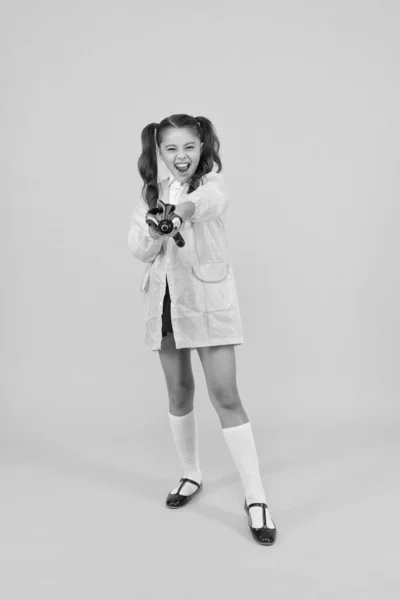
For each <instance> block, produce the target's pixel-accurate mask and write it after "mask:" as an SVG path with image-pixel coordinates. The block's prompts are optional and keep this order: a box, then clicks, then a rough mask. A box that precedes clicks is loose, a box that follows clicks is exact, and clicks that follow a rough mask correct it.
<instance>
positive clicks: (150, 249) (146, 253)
mask: <svg viewBox="0 0 400 600" xmlns="http://www.w3.org/2000/svg"><path fill="white" fill-rule="evenodd" d="M147 211H148V208H147V204H145V203H144V202H142V201H141V202H139V204H137V206H136V207H135V209H134V211H133V214H132V216H131V220H130V224H129V234H128V248H129V249H130V250H131V252H132V254H133V256H134V257H135V258H137V259H138V260H141V261H142V262H146V263H151V262H153V261H154V259H155V258H156V256H157V254H158V253H159V252H160V250H161V248H162V238H160V239H158V240H155V239H154V238H152V237H151V235H150V233H149V226H148V225H147V223H146V222H145V217H146V213H147Z"/></svg>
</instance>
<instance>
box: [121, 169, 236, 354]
mask: <svg viewBox="0 0 400 600" xmlns="http://www.w3.org/2000/svg"><path fill="white" fill-rule="evenodd" d="M217 168H218V167H217V165H216V164H215V163H214V168H213V170H212V171H211V172H210V173H208V174H207V175H206V176H205V177H204V179H203V181H204V183H203V185H200V186H199V187H198V188H197V190H195V191H194V192H192V193H191V194H187V189H188V187H189V185H188V184H187V183H185V184H183V185H181V186H180V187H179V190H178V193H177V194H176V196H175V197H174V198H173V200H171V201H170V186H171V182H172V181H174V185H176V183H177V181H176V180H174V179H173V177H172V175H171V176H170V177H169V178H168V177H167V178H165V179H163V180H162V181H161V182H160V183H161V200H162V201H163V202H166V203H170V204H175V206H178V205H179V204H181V203H183V202H187V201H191V202H193V203H194V204H195V211H194V213H193V215H192V216H191V217H190V219H189V220H188V221H183V224H182V226H181V228H180V230H179V233H180V234H181V235H182V237H183V238H184V240H185V246H183V247H182V248H179V247H178V246H177V245H176V243H175V240H174V239H173V238H172V237H169V238H164V239H163V238H162V237H161V239H160V240H154V239H153V238H152V237H151V235H150V233H149V226H148V225H147V224H146V223H145V216H146V213H147V211H148V210H149V208H148V205H147V204H146V202H145V201H144V200H143V199H142V198H141V199H140V202H139V204H138V205H137V206H136V207H135V209H134V211H133V214H132V217H131V221H130V226H129V235H128V247H129V249H130V250H131V251H132V253H133V255H134V257H135V258H137V259H138V260H140V261H142V262H144V263H146V268H145V271H144V274H143V279H142V283H141V286H140V290H141V292H142V294H143V305H144V322H145V328H146V329H145V345H146V349H147V350H161V340H162V332H161V329H162V311H163V303H164V295H165V291H166V278H168V287H169V293H170V297H171V322H172V328H173V330H174V338H175V344H176V348H177V349H180V348H191V349H192V350H193V349H195V348H199V347H204V346H219V345H226V344H233V345H238V344H242V343H243V342H244V339H243V328H242V321H241V316H240V309H239V302H238V297H237V291H236V285H235V278H234V272H233V268H232V265H231V261H230V258H229V251H228V248H227V244H226V240H225V226H224V220H225V213H226V211H227V208H228V205H229V199H228V194H227V186H226V182H225V178H224V176H223V175H222V172H221V173H217V172H216V171H217Z"/></svg>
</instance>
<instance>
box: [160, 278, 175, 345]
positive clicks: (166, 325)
mask: <svg viewBox="0 0 400 600" xmlns="http://www.w3.org/2000/svg"><path fill="white" fill-rule="evenodd" d="M166 284H167V287H166V290H165V296H164V305H163V314H162V336H163V337H165V336H166V335H167V332H169V333H174V330H173V329H172V321H171V298H170V295H169V288H168V280H166Z"/></svg>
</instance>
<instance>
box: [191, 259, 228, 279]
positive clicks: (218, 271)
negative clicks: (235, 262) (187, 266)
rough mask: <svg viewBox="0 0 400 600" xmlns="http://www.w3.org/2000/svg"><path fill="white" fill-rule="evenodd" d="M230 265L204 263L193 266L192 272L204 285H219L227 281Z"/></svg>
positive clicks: (224, 263) (225, 263)
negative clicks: (220, 282) (218, 283)
mask: <svg viewBox="0 0 400 600" xmlns="http://www.w3.org/2000/svg"><path fill="white" fill-rule="evenodd" d="M228 269H229V264H228V263H227V262H225V261H224V262H217V263H204V264H197V265H192V270H193V273H194V274H195V276H196V277H197V279H200V281H203V282H204V283H217V282H219V281H223V280H224V279H226V276H227V275H228Z"/></svg>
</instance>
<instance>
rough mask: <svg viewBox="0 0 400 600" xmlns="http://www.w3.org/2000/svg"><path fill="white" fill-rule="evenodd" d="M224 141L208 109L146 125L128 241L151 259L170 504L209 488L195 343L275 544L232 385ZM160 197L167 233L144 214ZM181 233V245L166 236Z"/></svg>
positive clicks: (253, 516)
mask: <svg viewBox="0 0 400 600" xmlns="http://www.w3.org/2000/svg"><path fill="white" fill-rule="evenodd" d="M219 147H220V144H219V140H218V137H217V134H216V132H215V129H214V127H213V125H212V123H211V122H210V121H209V120H208V119H206V118H205V117H191V116H189V115H184V114H179V115H172V116H170V117H167V118H165V119H163V120H162V121H161V123H159V124H157V123H151V124H149V125H147V126H146V127H145V128H144V129H143V131H142V154H141V155H140V158H139V161H138V169H139V173H140V175H141V177H142V179H143V181H144V185H143V189H142V198H141V200H140V203H139V204H138V205H137V206H136V208H135V210H134V212H133V215H132V219H131V223H130V228H129V237H128V246H129V248H130V250H131V251H132V253H133V255H134V256H135V257H136V258H137V259H139V260H140V261H142V262H144V263H147V266H146V269H145V272H144V276H143V280H142V284H141V288H140V289H141V291H142V293H143V300H144V317H145V323H146V335H145V341H146V348H147V349H148V350H157V351H158V353H159V357H160V361H161V366H162V369H163V372H164V376H165V380H166V384H167V390H168V396H169V421H170V425H171V430H172V436H173V439H174V442H175V445H176V448H177V452H178V456H179V459H180V462H181V464H182V468H183V477H182V478H181V479H180V484H179V485H178V486H176V487H175V488H174V489H173V490H172V491H171V492H170V493H169V494H168V497H167V499H166V504H167V506H168V507H170V508H180V507H182V506H185V505H186V504H187V503H188V502H189V501H190V500H191V499H193V497H194V496H195V495H196V494H197V493H198V492H200V490H201V489H202V487H203V484H202V476H201V470H200V462H199V455H198V429H197V421H196V416H195V410H194V402H193V400H194V392H195V383H194V379H193V373H192V366H191V351H192V350H194V349H195V348H196V350H197V352H198V354H199V357H200V361H201V363H202V366H203V369H204V374H205V378H206V382H207V388H208V393H209V397H210V400H211V402H212V404H213V406H214V408H215V410H216V412H217V414H218V417H219V419H220V423H221V427H222V432H223V435H224V439H225V441H226V444H227V446H228V448H229V450H230V452H231V455H232V458H233V461H234V463H235V465H236V468H237V470H238V472H239V475H240V477H241V479H242V482H243V485H244V492H245V503H244V508H245V511H246V514H247V515H248V524H249V527H250V531H251V533H252V535H253V537H254V539H255V540H256V541H257V542H259V543H261V544H263V545H271V544H273V543H274V541H275V538H276V533H277V530H276V527H275V524H274V522H273V521H272V518H271V515H270V513H269V510H268V506H267V504H266V497H265V492H264V489H263V485H262V481H261V476H260V471H259V465H258V458H257V452H256V447H255V443H254V437H253V433H252V428H251V424H250V422H249V419H248V417H247V414H246V412H245V410H244V408H243V405H242V403H241V400H240V397H239V392H238V389H237V384H236V361H235V350H234V346H236V345H238V344H242V343H243V331H242V323H241V317H240V310H239V303H238V298H237V293H236V286H235V279H234V273H233V268H232V265H231V261H230V259H229V253H228V249H227V245H226V241H225V235H224V231H225V228H224V219H225V213H226V210H227V208H228V202H229V201H228V196H227V188H226V183H225V179H224V177H223V175H222V173H221V170H222V163H221V159H220V157H219V154H218V153H219ZM159 160H161V161H163V163H164V164H165V166H166V167H167V169H168V171H169V176H167V177H165V178H160V177H159V174H158V164H159V163H158V161H159ZM158 199H161V200H162V201H163V202H164V203H166V204H172V205H174V206H175V210H174V212H173V213H172V214H171V215H170V217H169V220H170V221H171V222H172V224H173V230H172V231H171V233H169V234H165V233H162V232H161V231H159V230H158V231H156V230H154V228H153V227H151V226H149V225H147V224H146V222H145V219H146V217H147V216H148V211H149V210H150V209H154V208H157V201H158ZM160 218H161V217H157V220H158V221H159V219H160ZM177 233H180V234H181V235H182V237H183V239H184V242H185V244H184V246H178V245H177V243H176V240H175V239H170V238H171V237H172V238H174V236H175V235H176V234H177Z"/></svg>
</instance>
